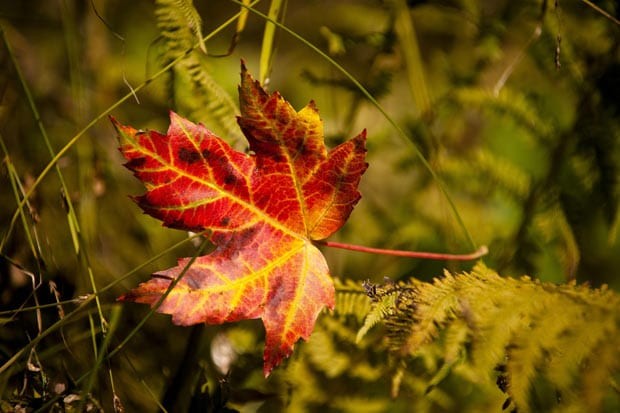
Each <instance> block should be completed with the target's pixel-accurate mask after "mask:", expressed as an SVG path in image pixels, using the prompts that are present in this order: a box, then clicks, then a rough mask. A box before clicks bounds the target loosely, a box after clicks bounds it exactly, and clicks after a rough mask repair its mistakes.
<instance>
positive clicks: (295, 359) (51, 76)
mask: <svg viewBox="0 0 620 413" xmlns="http://www.w3.org/2000/svg"><path fill="white" fill-rule="evenodd" d="M166 3H168V4H167V5H166ZM284 3H286V4H285V5H286V7H284V8H283V10H282V12H281V13H280V21H281V22H283V23H284V24H285V25H286V26H287V27H288V28H290V29H291V30H292V31H293V32H295V33H296V34H298V35H299V36H301V37H303V38H305V39H307V40H308V41H309V42H310V43H312V44H314V45H316V46H317V47H318V48H319V49H321V50H323V51H324V53H326V55H320V54H317V53H316V52H315V51H313V50H312V48H310V47H308V46H307V45H305V44H303V43H302V42H301V41H300V40H299V39H297V38H295V37H293V36H291V35H289V34H287V33H286V32H284V31H283V30H281V29H277V30H276V33H275V38H274V43H273V48H271V50H272V51H273V55H272V56H267V57H270V59H266V61H271V62H272V63H271V68H270V70H269V75H268V79H267V81H266V84H267V86H268V87H269V88H270V89H271V90H278V91H280V93H281V94H282V95H283V96H285V97H286V99H287V100H289V101H291V103H292V104H293V105H294V106H295V107H297V108H301V107H302V106H303V105H305V104H306V103H307V101H309V100H310V99H314V100H315V101H316V102H317V105H318V107H319V109H320V111H321V116H322V118H323V120H324V122H325V130H326V141H327V144H328V146H330V147H331V146H334V145H336V144H337V143H339V142H341V141H342V140H343V139H347V138H349V137H351V136H353V135H354V134H356V133H357V132H359V131H360V130H361V129H363V128H366V129H368V133H369V142H368V147H369V152H368V162H369V164H370V168H369V169H368V171H367V172H366V174H365V176H364V178H363V181H362V186H361V191H362V194H363V199H362V201H361V202H360V203H359V205H358V206H357V207H356V209H355V211H354V213H353V214H352V216H351V218H350V220H349V222H348V223H347V225H346V226H345V227H344V228H343V229H342V230H341V231H340V233H338V234H337V235H336V236H335V238H336V239H337V240H339V241H345V242H351V243H356V244H363V245H368V246H373V247H383V248H399V249H406V250H431V251H445V252H465V251H469V250H471V249H472V248H473V245H472V244H471V242H470V241H469V239H470V238H471V240H473V241H474V242H475V243H476V244H478V245H482V244H485V245H488V246H489V249H490V253H489V255H488V256H487V257H485V259H484V261H485V263H486V265H487V266H488V267H489V268H493V269H496V270H497V271H498V272H499V273H500V274H502V275H506V276H520V275H522V274H529V275H530V276H532V277H534V278H538V279H540V280H543V281H550V282H554V283H565V282H567V281H569V280H577V281H578V282H579V283H582V282H587V283H589V284H591V285H593V286H600V285H602V284H609V286H610V288H611V289H612V290H616V291H617V290H618V289H620V277H618V271H619V269H620V240H619V239H618V238H619V237H618V235H619V218H618V201H619V195H620V193H619V177H620V173H619V168H620V166H619V161H620V159H619V157H620V108H619V104H620V101H619V100H618V96H620V31H619V25H618V24H617V22H615V21H614V20H613V16H618V13H619V11H618V8H619V6H618V4H617V2H613V1H602V2H598V3H597V4H598V6H599V7H601V8H602V9H604V10H607V11H608V12H609V13H610V14H611V15H612V17H606V16H604V15H602V14H601V13H599V12H598V11H597V10H595V9H594V8H593V7H590V6H589V5H588V4H587V3H588V2H580V1H571V2H569V1H556V2H549V1H537V2H511V1H482V2H474V1H467V0H462V1H459V0H454V1H452V0H446V1H438V2H433V1H429V2H427V1H409V2H405V1H404V0H400V1H397V0H393V1H392V0H384V1H379V0H358V1H353V0H350V1H338V2H332V1H327V0H313V1H304V2H301V1H289V2H284ZM183 5H185V6H186V7H187V6H188V5H189V7H190V11H191V10H192V9H191V5H192V3H191V2H190V1H169V2H165V1H161V0H158V1H157V2H151V1H133V2H126V1H120V0H92V1H91V2H85V1H75V0H59V1H57V2H47V1H39V0H30V1H22V2H8V1H7V2H0V25H1V28H2V33H3V40H4V41H3V43H2V44H1V45H0V62H1V63H2V64H1V66H0V68H1V69H0V86H1V87H0V92H1V93H0V98H1V101H0V102H1V103H0V141H1V143H2V149H3V168H2V172H1V173H0V188H1V190H0V228H1V229H2V233H1V234H0V235H1V236H2V239H1V241H0V242H1V250H0V253H1V256H0V311H2V313H1V314H0V323H1V328H0V363H1V364H2V365H4V366H8V369H7V370H3V371H2V373H1V374H0V394H1V395H2V396H1V398H2V400H3V402H2V404H0V408H1V409H3V411H4V409H8V408H9V407H8V406H10V405H11V403H13V405H15V403H17V402H20V403H23V404H24V405H26V404H27V405H29V406H31V407H34V408H35V409H36V408H41V409H43V410H46V409H50V408H51V407H50V406H51V404H52V403H55V404H56V406H63V405H64V408H65V409H66V410H67V411H72V410H71V409H78V410H79V409H81V408H84V407H85V406H87V405H88V404H92V405H93V406H102V407H103V408H105V409H106V410H107V411H114V409H115V406H116V405H115V403H117V402H116V401H117V400H118V401H119V402H120V403H122V405H123V406H124V408H125V410H126V411H157V410H158V409H160V408H161V407H162V406H161V403H163V404H164V405H165V406H166V407H167V408H168V410H169V411H185V410H188V409H194V410H193V411H206V410H208V409H211V410H213V411H217V410H215V409H217V408H218V406H223V405H224V404H227V402H228V405H229V406H236V408H243V409H245V410H244V411H253V410H252V409H259V410H260V411H274V410H284V409H288V410H289V411H305V410H313V409H316V410H319V409H320V410H323V411H356V412H359V411H368V412H371V411H411V410H412V409H416V408H417V409H419V411H480V410H492V411H499V410H500V409H501V403H502V401H503V394H502V393H501V392H500V390H499V389H497V388H495V387H494V386H491V387H484V388H481V387H480V386H478V387H476V383H475V380H470V381H467V380H464V379H463V378H462V377H459V376H458V375H452V374H448V376H447V378H446V379H445V380H443V381H442V383H441V386H437V387H436V388H435V390H434V391H433V392H431V393H429V394H424V389H425V388H426V386H428V380H429V379H428V378H427V379H425V378H424V377H422V376H415V375H408V376H405V377H404V379H403V380H405V381H408V383H407V386H406V388H407V389H409V390H408V391H406V392H401V393H400V394H399V396H398V397H397V398H395V399H392V398H391V397H390V391H391V388H390V387H391V382H392V381H391V380H392V377H391V376H390V374H393V372H394V371H395V370H394V369H393V367H394V366H389V360H388V358H387V355H386V354H385V352H384V351H383V348H382V347H381V346H378V347H374V346H373V344H372V343H373V341H372V340H373V339H372V337H374V340H375V341H374V342H375V343H379V342H380V341H381V337H380V334H381V332H380V331H378V332H375V335H374V336H373V335H371V336H370V337H369V341H365V342H362V343H357V342H356V341H355V336H356V332H357V330H358V329H359V328H360V326H361V319H359V318H356V317H348V316H347V317H344V316H343V317H335V316H333V315H329V314H326V315H324V316H322V317H321V321H320V324H319V325H318V326H317V330H316V331H315V333H314V334H313V336H312V339H311V340H310V341H309V342H308V343H300V344H299V345H298V346H297V351H296V353H295V354H294V355H293V356H292V357H291V360H289V361H288V362H287V363H285V365H283V366H282V367H281V368H279V369H278V370H277V371H276V372H275V373H274V374H273V376H272V377H271V378H270V379H268V380H264V378H263V377H262V375H261V367H260V366H261V365H262V360H261V353H262V339H263V336H262V334H263V333H262V327H261V325H260V323H257V322H253V321H248V322H243V323H238V324H235V325H225V326H208V327H205V326H196V327H192V328H181V327H177V326H174V325H172V324H171V323H170V321H169V318H168V317H166V316H161V315H154V316H152V317H150V318H149V319H148V320H147V321H146V322H145V323H144V324H140V323H141V321H142V320H144V317H145V316H146V315H147V312H148V309H147V308H143V306H130V305H123V306H120V305H118V304H116V303H115V297H117V296H119V295H120V294H122V293H123V292H125V291H126V290H127V289H128V288H130V287H131V286H133V285H135V284H136V283H137V282H139V281H142V280H145V279H147V278H148V275H149V274H150V272H151V271H154V270H156V269H160V268H166V266H168V267H169V266H172V265H174V263H175V260H176V258H177V257H181V256H191V255H193V254H195V252H196V246H195V245H194V244H192V242H184V243H181V244H180V245H179V246H177V247H176V248H174V249H173V250H169V247H171V246H173V245H174V244H175V243H177V242H182V241H183V240H185V239H187V234H186V233H183V232H181V231H174V230H170V229H164V228H162V227H161V226H160V224H159V223H158V222H156V221H155V220H154V219H152V218H149V217H146V216H144V215H143V214H142V213H141V212H140V210H139V208H137V207H136V206H135V205H134V204H133V203H132V202H131V200H130V199H129V198H128V195H136V194H140V193H141V191H142V188H141V186H140V184H139V182H137V180H136V179H134V178H133V177H132V176H131V174H130V173H129V172H128V171H126V170H125V169H124V168H122V167H121V164H122V160H121V156H120V154H119V153H118V151H117V149H116V147H117V142H116V138H115V134H114V131H113V128H112V126H111V125H110V123H109V121H108V120H107V115H108V114H111V115H113V116H114V117H116V118H118V119H119V120H121V121H122V122H123V123H127V124H132V125H134V126H136V127H140V128H144V129H146V128H150V129H157V130H165V129H166V128H167V124H166V122H167V119H168V116H167V111H168V110H169V109H173V110H175V111H178V112H179V113H180V114H181V115H184V116H187V117H188V118H190V119H191V120H192V121H196V122H203V123H205V124H206V125H207V127H209V128H210V129H212V130H214V131H215V132H217V133H218V134H220V135H221V136H223V137H224V138H226V139H228V140H229V141H230V142H231V143H235V144H236V145H237V147H238V148H239V149H243V142H242V140H241V139H240V138H239V132H238V131H235V130H233V128H232V127H231V124H232V122H231V121H234V115H235V113H234V112H235V108H234V104H235V102H236V85H237V82H238V72H239V60H240V59H241V58H243V59H244V60H245V61H246V62H247V64H248V66H249V68H250V70H251V71H252V72H253V73H258V67H259V61H260V60H261V51H262V50H265V49H264V48H263V47H262V42H263V35H264V30H265V20H264V19H263V18H262V17H260V16H259V15H257V14H254V13H249V14H248V15H247V23H246V24H245V25H242V26H237V21H236V20H232V21H231V22H230V24H229V25H227V26H225V27H223V28H222V30H221V31H219V29H220V28H221V25H222V24H223V23H224V22H226V21H227V20H228V19H230V18H231V17H233V16H234V15H235V14H237V13H239V11H240V10H241V7H240V5H239V3H237V2H234V1H228V2H225V1H211V0H208V1H207V0H205V1H201V2H196V4H195V6H196V11H197V13H198V15H193V17H191V16H190V17H187V16H188V15H187V14H182V13H181V12H180V11H179V13H178V14H176V13H174V12H173V11H170V12H165V11H162V10H164V8H165V7H170V8H171V10H175V9H178V10H181V8H179V6H183ZM270 5H271V2H269V1H259V2H258V4H257V5H256V6H255V7H256V9H257V10H259V11H261V12H262V13H267V12H268V10H269V9H270ZM170 18H175V19H177V23H175V22H174V21H172V22H171V20H170ZM183 19H186V20H185V21H187V22H192V24H188V25H186V26H183V21H184V20H183ZM166 24H168V25H172V26H173V27H172V29H171V28H170V26H166ZM175 24H176V25H178V26H179V27H180V28H182V30H181V29H177V30H175V29H174V25H175ZM198 24H201V25H202V27H200V28H199V29H197V28H196V25H198ZM216 30H218V31H217V32H215V31H216ZM199 33H202V35H205V36H208V37H209V38H208V40H207V41H206V42H205V43H204V48H203V49H204V50H202V49H201V48H200V47H196V48H195V49H194V51H193V52H191V53H188V54H186V50H187V48H188V47H189V45H192V44H194V45H196V46H199V42H198V37H197V36H198V35H199ZM183 36H185V37H183ZM192 36H193V37H192ZM180 40H182V42H180V43H179V41H180ZM231 46H233V47H231ZM230 49H232V52H231V53H228V52H229V50H230ZM205 51H206V54H205ZM326 56H329V57H331V58H333V59H334V60H336V61H337V62H338V63H339V64H340V65H342V67H343V68H344V69H345V70H346V71H347V72H348V73H349V74H350V75H351V76H353V77H354V78H355V79H356V80H357V81H359V82H360V83H361V85H363V87H364V88H365V89H366V90H367V91H369V92H370V93H371V95H372V96H374V97H375V98H376V99H377V101H378V102H379V104H380V108H381V109H382V110H383V111H384V112H385V113H387V114H388V115H389V117H390V118H391V120H392V121H393V122H395V124H397V125H398V126H399V127H400V128H401V129H402V130H404V131H405V136H403V135H402V134H399V133H398V131H396V130H395V128H394V127H393V125H392V124H391V123H390V122H389V121H388V119H386V117H385V116H384V115H383V114H382V113H381V111H380V110H379V109H378V108H377V107H376V106H374V105H372V104H371V103H369V101H368V99H367V98H366V97H365V96H364V94H363V93H362V92H361V90H360V88H359V87H357V86H356V85H355V84H353V83H352V82H351V81H350V79H349V78H347V77H346V76H345V75H344V74H343V73H342V72H341V71H339V70H338V69H337V68H336V67H335V66H334V65H333V64H332V63H331V62H330V61H329V59H328V58H327V57H326ZM262 57H263V59H264V58H265V56H262ZM175 59H178V60H175ZM264 60H265V59H264ZM171 62H177V63H176V64H175V65H174V66H172V67H170V68H169V70H163V69H165V67H166V65H167V64H171ZM158 73H159V74H158ZM147 80H148V82H147ZM145 82H147V83H146V84H145ZM26 90H28V92H27V91H26ZM134 91H135V92H134ZM29 95H30V97H29ZM33 108H34V109H35V111H36V114H37V115H35V113H34V112H33ZM85 127H86V129H84V128H85ZM46 136H47V137H48V142H49V148H48V145H47V144H46V139H45V137H46ZM67 145H68V146H67ZM50 149H51V151H52V152H53V153H54V154H57V153H58V152H59V151H61V150H62V151H63V153H62V156H60V157H59V158H58V159H55V160H56V161H57V162H55V164H54V165H52V166H54V167H52V168H51V169H50V170H49V171H48V172H47V173H46V175H45V176H43V177H42V178H41V181H40V183H39V182H38V177H39V176H40V174H41V172H42V171H43V170H44V169H45V168H46V167H47V166H48V165H50V160H51V159H52V157H53V156H51V155H50ZM419 155H422V156H423V157H424V158H425V159H426V160H427V162H428V164H429V165H430V167H431V168H432V170H433V171H434V172H435V174H436V175H437V176H438V177H439V178H440V179H441V180H442V182H444V184H445V187H446V188H447V193H448V194H449V196H450V199H451V200H452V202H453V203H454V205H455V210H456V212H457V213H458V215H459V216H460V218H461V219H462V222H463V223H464V228H463V226H461V225H460V224H459V220H458V219H457V217H456V215H455V214H454V212H453V210H452V209H451V206H450V202H449V200H448V198H447V197H446V195H445V194H444V193H443V192H442V191H441V189H440V186H439V185H438V183H437V181H436V180H435V179H433V176H432V175H431V174H430V173H429V170H428V168H427V167H426V166H425V165H424V164H423V163H422V162H420V158H419ZM35 182H37V185H36V187H33V184H34V183H35ZM31 188H33V189H32V191H31ZM26 192H28V193H29V194H30V196H29V197H28V205H27V207H26V208H24V209H23V215H21V216H20V215H16V207H17V202H18V201H20V200H21V199H22V198H23V194H24V193H26ZM325 254H326V256H327V259H328V263H329V265H330V268H331V271H332V273H333V274H334V275H335V276H337V277H340V278H342V279H347V280H353V281H355V280H357V284H356V283H355V282H354V283H353V284H351V285H350V286H349V287H348V288H354V287H353V286H354V285H358V286H359V285H360V284H361V280H364V279H371V280H373V281H375V282H379V281H381V280H382V279H383V277H384V276H387V277H390V278H391V279H392V280H406V279H410V278H411V277H415V278H417V279H420V280H429V279H431V278H432V277H436V276H439V275H441V273H442V271H443V268H444V267H447V268H448V269H450V270H452V271H460V270H468V269H470V268H471V266H472V265H473V264H462V263H461V264H459V263H456V262H448V263H446V262H432V261H418V260H404V259H396V258H393V257H378V256H367V255H362V254H359V253H354V252H347V251H341V250H326V251H325ZM153 258H156V259H153ZM346 285H349V284H346ZM52 287H53V288H52ZM95 290H97V291H99V290H103V291H102V292H101V293H100V294H99V302H98V305H95V303H94V299H93V295H92V293H93V291H95ZM356 297H357V296H356ZM365 298H366V297H363V296H362V297H361V298H359V297H358V298H351V299H352V300H360V302H358V303H356V307H355V308H361V307H358V306H362V305H363V303H362V302H361V300H362V299H365ZM342 299H343V298H342V297H341V300H342ZM80 303H82V304H81V305H80ZM22 308H25V309H26V310H25V311H21V312H19V311H18V310H20V309H22ZM104 330H105V331H109V334H107V335H104V334H102V331H104ZM126 339H128V340H126ZM33 340H34V341H33ZM29 343H34V344H29ZM35 344H36V346H35ZM110 351H112V352H113V353H112V356H111V357H108V355H109V354H110V353H108V352H110ZM218 351H219V352H223V354H224V355H221V354H220V355H219V358H218V357H215V354H219V353H218ZM227 354H228V355H227ZM326 355H333V357H328V358H327V359H326ZM12 357H15V360H14V361H11V360H12ZM321 357H322V358H323V359H322V358H321ZM218 360H219V361H218ZM227 360H228V361H227ZM430 360H433V357H432V355H430V354H427V355H426V357H422V359H421V360H418V362H419V363H421V364H424V363H426V365H425V366H424V367H425V368H426V370H427V371H432V370H433V368H432V367H433V366H429V363H431V361H430ZM218 363H219V364H218ZM222 363H223V364H222ZM226 363H229V365H228V367H226ZM327 367H329V368H327ZM388 367H389V368H388ZM417 367H421V366H417ZM417 367H416V368H417ZM228 368H230V369H231V370H230V373H229V376H227V377H225V374H224V373H223V371H225V370H226V369H228ZM437 368H438V367H437ZM396 371H399V370H398V369H396ZM401 371H402V370H401ZM415 371H418V370H417V369H416V370H415ZM390 372H392V373H390ZM218 379H219V381H218ZM205 383H206V385H205ZM415 389H418V390H419V391H415ZM549 391H550V392H552V391H553V389H551V390H549ZM616 395H617V393H616ZM49 400H52V402H51V403H50V404H47V405H45V401H49ZM7 403H9V404H7ZM498 403H499V404H498ZM609 405H610V406H617V405H618V403H617V402H616V404H613V403H611V404H609ZM412 406H413V407H412ZM78 410H73V411H78ZM416 411H418V410H416Z"/></svg>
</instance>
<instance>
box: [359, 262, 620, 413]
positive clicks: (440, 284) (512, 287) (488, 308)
mask: <svg viewBox="0 0 620 413" xmlns="http://www.w3.org/2000/svg"><path fill="white" fill-rule="evenodd" d="M374 288H375V292H376V294H375V301H376V303H375V307H378V308H382V310H381V311H382V312H381V313H382V314H385V317H384V322H385V328H386V330H387V337H388V348H389V350H390V352H391V353H392V354H393V355H394V356H395V357H396V359H398V360H402V361H403V362H405V363H413V362H414V361H415V360H416V359H420V357H428V354H440V355H441V358H442V359H443V360H440V361H439V364H441V365H443V367H442V368H439V367H438V366H432V367H431V368H430V370H432V371H431V374H432V375H433V376H434V377H432V378H431V380H430V381H429V383H428V384H429V388H428V390H427V391H430V389H432V388H433V387H434V386H435V385H437V384H439V383H440V382H441V381H442V380H443V379H444V378H445V377H446V376H448V375H449V374H450V372H451V371H452V372H455V374H459V375H461V376H463V377H467V378H469V379H470V380H472V381H475V382H477V383H478V384H481V383H482V384H484V383H486V385H487V387H488V384H489V383H493V382H496V383H497V385H498V387H499V389H500V390H502V391H504V392H505V393H506V394H507V397H505V402H504V408H513V407H516V408H518V410H519V411H520V412H524V411H537V410H541V409H543V410H545V411H546V410H557V411H565V410H567V411H568V410H574V409H577V410H578V409H580V408H588V410H589V411H601V410H605V409H613V408H614V406H615V408H617V407H618V404H617V400H616V404H615V405H614V404H613V402H611V407H610V406H607V405H606V404H605V403H606V400H607V399H606V397H608V396H609V395H610V394H613V390H612V389H613V383H614V377H617V375H618V373H619V370H620V360H619V359H618V357H617V351H618V348H620V328H619V327H620V296H618V295H617V294H616V293H614V292H612V291H610V290H608V289H607V288H606V287H602V288H600V289H592V288H589V287H587V286H578V285H576V284H575V283H569V284H564V285H555V284H550V283H542V282H540V281H535V280H532V279H531V278H529V277H523V278H520V279H515V278H502V277H500V276H499V275H498V274H497V273H495V272H494V271H492V270H490V269H488V268H486V267H485V266H484V265H481V264H480V265H477V266H476V267H475V268H474V270H473V271H472V272H469V273H462V274H458V275H453V274H450V273H446V274H445V276H444V277H442V278H437V279H435V280H434V281H433V282H432V283H420V282H415V283H400V284H388V285H386V286H375V287H374ZM394 296H396V297H397V298H396V300H394V298H393V297H394ZM388 302H395V306H394V307H393V311H391V312H390V311H385V310H383V308H384V307H385V303H388ZM372 314H373V311H371V312H370V315H371V317H372ZM432 349H436V350H432ZM437 349H439V350H437ZM439 364H438V365H439ZM402 374H404V375H406V374H408V372H407V369H405V370H404V372H402V373H401V375H402ZM398 381H399V383H404V380H402V377H398ZM545 386H546V387H545ZM539 388H548V389H550V392H548V393H551V394H553V395H554V397H551V398H549V397H545V396H546V395H543V396H541V395H540V394H537V391H538V389H539ZM532 395H536V397H532ZM616 396H617V395H616ZM499 407H500V406H498V411H499ZM577 410H575V411H577Z"/></svg>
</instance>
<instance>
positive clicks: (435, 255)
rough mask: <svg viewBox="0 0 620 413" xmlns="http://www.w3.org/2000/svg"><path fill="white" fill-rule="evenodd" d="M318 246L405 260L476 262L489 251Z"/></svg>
mask: <svg viewBox="0 0 620 413" xmlns="http://www.w3.org/2000/svg"><path fill="white" fill-rule="evenodd" d="M316 243H317V244H319V245H324V246H326V247H331V248H340V249H343V250H350V251H357V252H365V253H369V254H380V255H392V256H396V257H407V258H421V259H425V260H452V261H470V260H476V259H478V258H480V257H482V256H484V255H486V254H487V253H488V252H489V249H488V248H487V247H486V246H485V245H483V246H481V247H480V248H478V249H477V250H476V251H474V252H470V253H468V254H446V253H441V252H426V251H403V250H390V249H383V248H371V247H365V246H363V245H355V244H345V243H342V242H335V241H316Z"/></svg>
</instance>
